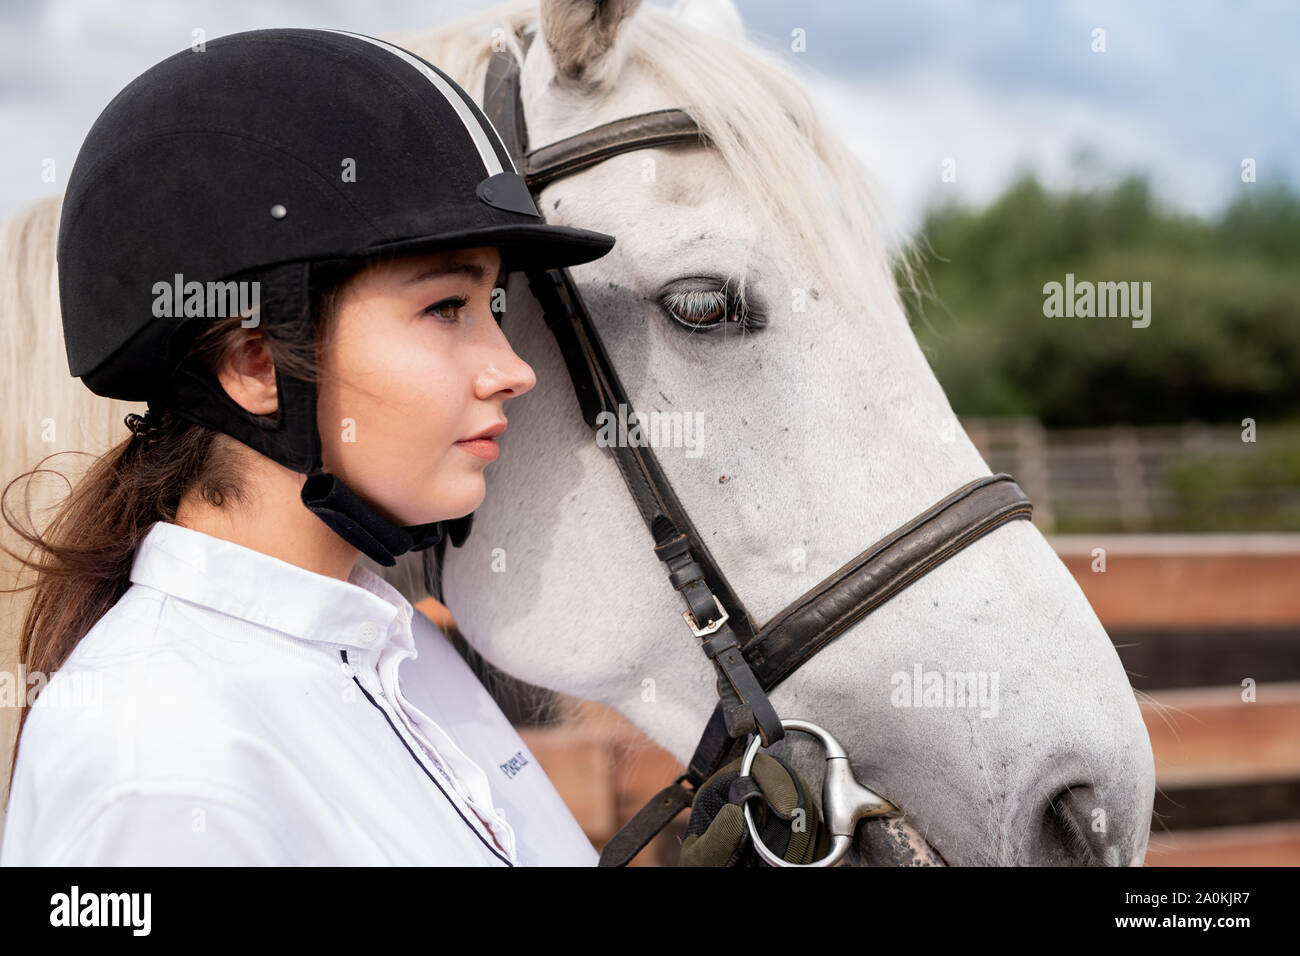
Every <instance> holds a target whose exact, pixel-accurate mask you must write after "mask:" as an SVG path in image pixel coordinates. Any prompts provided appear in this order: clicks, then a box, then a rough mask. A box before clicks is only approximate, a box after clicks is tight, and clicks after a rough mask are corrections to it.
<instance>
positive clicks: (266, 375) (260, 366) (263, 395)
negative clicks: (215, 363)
mask: <svg viewBox="0 0 1300 956" xmlns="http://www.w3.org/2000/svg"><path fill="white" fill-rule="evenodd" d="M217 379H218V381H220V382H221V387H222V388H224V389H225V390H226V394H227V395H229V396H230V397H231V398H232V399H233V400H234V401H235V403H236V404H238V405H239V406H240V407H241V408H243V409H244V410H245V411H247V412H250V413H252V414H254V415H274V414H275V412H276V409H278V408H279V400H278V397H277V394H276V388H275V362H274V361H272V359H271V350H270V348H269V346H267V344H266V336H264V335H263V334H262V332H261V330H252V331H250V332H249V333H248V334H247V335H246V336H245V337H244V338H242V339H241V340H240V342H239V344H238V345H237V346H235V347H234V348H233V349H231V350H230V351H229V352H228V353H227V354H226V358H225V361H224V362H223V363H222V366H221V371H220V373H218V375H217Z"/></svg>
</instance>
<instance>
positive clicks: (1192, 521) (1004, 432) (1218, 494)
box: [962, 418, 1300, 532]
mask: <svg viewBox="0 0 1300 956" xmlns="http://www.w3.org/2000/svg"><path fill="white" fill-rule="evenodd" d="M962 426H963V427H964V428H965V430H966V433H967V434H968V435H969V436H970V438H971V441H972V442H973V443H974V444H975V447H976V448H978V449H979V451H980V453H981V454H982V455H983V456H984V460H985V461H987V462H988V464H989V467H990V468H991V469H992V470H993V471H995V472H998V471H1005V472H1009V473H1010V474H1012V475H1015V476H1016V480H1017V481H1018V482H1019V484H1020V486H1021V487H1022V488H1024V489H1025V493H1026V494H1028V495H1029V498H1030V500H1031V501H1033V502H1034V523H1035V524H1037V525H1038V526H1039V527H1040V528H1042V529H1043V530H1044V531H1078V530H1086V531H1093V530H1106V531H1120V532H1142V531H1186V530H1191V529H1192V528H1193V527H1196V525H1197V523H1198V522H1202V521H1204V520H1206V516H1205V515H1204V514H1199V513H1195V512H1189V508H1190V507H1191V504H1190V503H1189V502H1188V501H1186V500H1183V498H1182V497H1180V495H1179V493H1178V484H1177V481H1176V480H1175V479H1176V477H1177V476H1176V474H1175V472H1176V470H1177V469H1178V468H1179V467H1180V466H1187V465H1189V464H1190V463H1205V462H1211V463H1215V464H1217V465H1219V466H1222V467H1226V468H1227V469H1230V470H1236V469H1242V468H1247V467H1250V466H1251V464H1252V460H1251V459H1252V456H1255V457H1258V456H1259V455H1261V454H1268V451H1265V450H1264V449H1265V448H1266V444H1267V443H1265V444H1261V443H1260V442H1258V441H1256V442H1245V441H1243V440H1242V429H1241V428H1239V427H1236V426H1232V425H1227V426H1224V425H1206V424H1201V423H1197V422H1191V423H1187V424H1183V425H1175V426H1142V427H1135V426H1127V425H1114V426H1109V427H1105V428H1062V429H1051V430H1047V429H1044V428H1043V427H1042V425H1040V424H1039V423H1038V422H1037V421H1035V420H1034V419H1032V418H1005V419H978V418H970V419H963V420H962ZM1267 434H1268V433H1266V435H1267ZM1288 509H1289V510H1290V512H1291V513H1293V514H1297V513H1300V487H1296V486H1295V484H1294V483H1288V482H1286V481H1284V480H1281V479H1279V480H1277V481H1275V482H1272V483H1269V482H1265V483H1264V484H1263V485H1258V484H1257V485H1254V486H1246V485H1239V486H1236V487H1234V486H1233V485H1232V484H1231V483H1226V482H1225V483H1223V484H1222V485H1221V486H1220V487H1218V488H1216V489H1215V492H1214V505H1213V509H1212V510H1213V512H1214V514H1213V515H1212V517H1222V512H1224V511H1232V512H1236V513H1239V514H1240V515H1241V520H1242V521H1243V522H1251V521H1252V520H1253V521H1255V522H1257V524H1249V523H1245V524H1241V525H1238V526H1237V527H1236V528H1234V530H1256V529H1257V528H1258V529H1260V530H1274V526H1272V525H1270V524H1269V523H1268V522H1269V519H1270V517H1272V516H1273V515H1275V514H1277V513H1279V512H1282V511H1285V510H1288ZM1261 510H1262V511H1263V513H1262V514H1260V513H1259V512H1260V511H1261ZM1204 530H1218V529H1217V528H1205V529H1204Z"/></svg>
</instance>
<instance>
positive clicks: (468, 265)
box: [403, 262, 485, 285]
mask: <svg viewBox="0 0 1300 956" xmlns="http://www.w3.org/2000/svg"><path fill="white" fill-rule="evenodd" d="M484 272H485V270H484V268H483V267H482V266H481V265H479V264H478V263H477V262H461V263H458V264H456V265H442V266H430V267H429V268H428V269H422V270H420V272H418V273H417V274H415V275H413V276H411V277H410V278H409V279H407V280H406V281H405V282H404V283H403V285H415V284H416V283H417V282H427V281H428V280H430V279H438V278H441V277H442V276H448V275H467V276H469V277H470V278H471V279H473V280H474V281H475V282H481V281H482V280H483V275H484Z"/></svg>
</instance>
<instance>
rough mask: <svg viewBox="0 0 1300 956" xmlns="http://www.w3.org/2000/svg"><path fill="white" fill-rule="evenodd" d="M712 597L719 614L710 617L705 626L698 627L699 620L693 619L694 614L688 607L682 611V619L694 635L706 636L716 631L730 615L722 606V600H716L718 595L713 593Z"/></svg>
mask: <svg viewBox="0 0 1300 956" xmlns="http://www.w3.org/2000/svg"><path fill="white" fill-rule="evenodd" d="M712 597H713V603H714V604H715V605H716V606H717V608H718V614H719V615H721V616H720V617H716V618H711V619H710V620H709V623H708V626H706V627H700V625H699V622H698V621H696V620H695V615H694V614H692V613H691V609H690V608H687V609H686V610H685V611H682V620H684V621H685V622H686V623H687V625H689V626H690V629H691V633H692V634H694V635H695V636H696V637H708V636H709V635H710V634H714V633H717V631H718V629H719V628H721V627H722V625H724V624H726V623H727V621H728V619H730V617H731V615H730V614H728V613H727V610H726V608H724V607H723V606H722V602H721V601H719V600H718V596H717V595H716V594H714V595H712Z"/></svg>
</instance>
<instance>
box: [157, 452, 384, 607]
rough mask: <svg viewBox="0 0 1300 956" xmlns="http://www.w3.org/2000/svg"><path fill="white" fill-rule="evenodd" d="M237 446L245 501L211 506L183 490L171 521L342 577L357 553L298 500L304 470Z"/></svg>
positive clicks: (345, 575)
mask: <svg viewBox="0 0 1300 956" xmlns="http://www.w3.org/2000/svg"><path fill="white" fill-rule="evenodd" d="M241 451H242V452H244V455H243V457H244V458H245V459H246V461H245V462H243V463H241V467H242V468H243V475H244V478H243V481H244V482H245V483H246V487H245V489H244V490H245V497H246V498H247V502H246V503H244V504H240V503H239V502H234V501H231V502H229V503H227V504H226V505H225V506H224V507H221V508H217V507H215V506H213V505H212V504H210V503H209V502H207V501H204V500H203V498H202V497H201V496H199V495H197V494H186V495H185V497H183V498H182V499H181V502H180V505H179V506H178V507H177V509H176V518H175V521H174V523H175V524H178V525H181V526H182V527H185V528H190V529H192V530H194V531H201V532H203V533H204V534H208V535H211V536H212V537H214V538H221V539H222V540H224V541H230V542H233V543H234V544H238V545H242V546H244V547H246V548H252V549H253V550H254V551H261V552H262V553H263V554H268V555H270V556H271V557H273V558H279V559H280V560H281V561H287V562H289V563H290V564H295V565H297V566H298V567H300V568H306V569H307V570H308V571H315V572H316V573H317V574H324V575H327V576H328V577H332V578H339V579H340V580H343V581H346V580H347V579H348V575H349V574H350V573H351V571H352V567H353V565H355V564H356V560H357V557H358V556H359V555H360V552H359V551H358V550H357V549H356V548H354V547H353V546H352V545H350V544H348V543H347V542H346V541H344V540H343V539H342V538H340V537H339V536H338V535H337V534H335V533H334V532H333V531H332V530H331V529H330V528H329V526H328V525H326V524H325V523H324V522H323V521H321V520H320V518H318V517H316V515H314V514H312V513H311V512H310V511H308V510H307V508H306V506H305V505H304V504H303V503H302V497H301V495H302V486H303V484H304V482H306V480H307V477H306V475H301V474H298V473H297V472H293V471H290V470H289V469H288V468H285V467H283V466H282V465H280V464H278V463H276V462H274V461H272V460H271V459H269V458H267V457H266V456H264V455H260V454H258V453H256V452H253V451H251V450H249V449H241Z"/></svg>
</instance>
